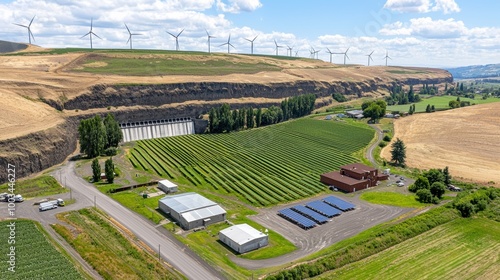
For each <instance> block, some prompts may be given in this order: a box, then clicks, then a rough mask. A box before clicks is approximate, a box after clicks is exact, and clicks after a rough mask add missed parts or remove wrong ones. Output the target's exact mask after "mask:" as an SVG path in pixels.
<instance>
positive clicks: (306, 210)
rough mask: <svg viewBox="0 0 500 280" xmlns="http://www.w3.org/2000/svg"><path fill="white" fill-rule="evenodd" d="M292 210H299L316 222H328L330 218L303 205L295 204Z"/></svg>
mask: <svg viewBox="0 0 500 280" xmlns="http://www.w3.org/2000/svg"><path fill="white" fill-rule="evenodd" d="M292 210H294V211H296V212H299V213H300V214H302V215H304V216H306V217H308V218H310V219H313V220H314V221H315V222H316V223H318V224H324V223H326V222H328V218H327V217H325V216H323V215H321V214H319V213H318V212H315V211H313V210H311V209H309V208H307V207H305V206H303V205H297V206H294V207H292Z"/></svg>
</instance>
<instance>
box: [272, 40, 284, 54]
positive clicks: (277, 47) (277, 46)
mask: <svg viewBox="0 0 500 280" xmlns="http://www.w3.org/2000/svg"><path fill="white" fill-rule="evenodd" d="M274 44H275V45H276V55H279V52H278V49H279V48H283V46H279V45H278V43H276V39H275V40H274Z"/></svg>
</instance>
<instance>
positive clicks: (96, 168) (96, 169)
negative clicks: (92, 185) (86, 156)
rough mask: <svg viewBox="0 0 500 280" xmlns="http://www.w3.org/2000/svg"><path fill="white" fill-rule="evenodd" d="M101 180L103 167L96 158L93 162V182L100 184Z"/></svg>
mask: <svg viewBox="0 0 500 280" xmlns="http://www.w3.org/2000/svg"><path fill="white" fill-rule="evenodd" d="M100 179H101V165H100V164H99V160H98V159H97V158H95V159H94V160H92V180H93V181H94V182H99V180H100Z"/></svg>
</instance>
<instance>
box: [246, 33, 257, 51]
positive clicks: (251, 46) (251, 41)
mask: <svg viewBox="0 0 500 280" xmlns="http://www.w3.org/2000/svg"><path fill="white" fill-rule="evenodd" d="M258 36H259V35H257V36H255V38H253V40H250V39H247V38H244V39H245V40H247V41H248V42H250V44H251V45H250V49H251V50H252V54H253V41H255V39H257V37H258Z"/></svg>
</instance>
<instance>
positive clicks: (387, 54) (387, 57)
mask: <svg viewBox="0 0 500 280" xmlns="http://www.w3.org/2000/svg"><path fill="white" fill-rule="evenodd" d="M384 58H385V66H387V59H392V58H391V57H390V56H389V52H388V51H385V57H384Z"/></svg>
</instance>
